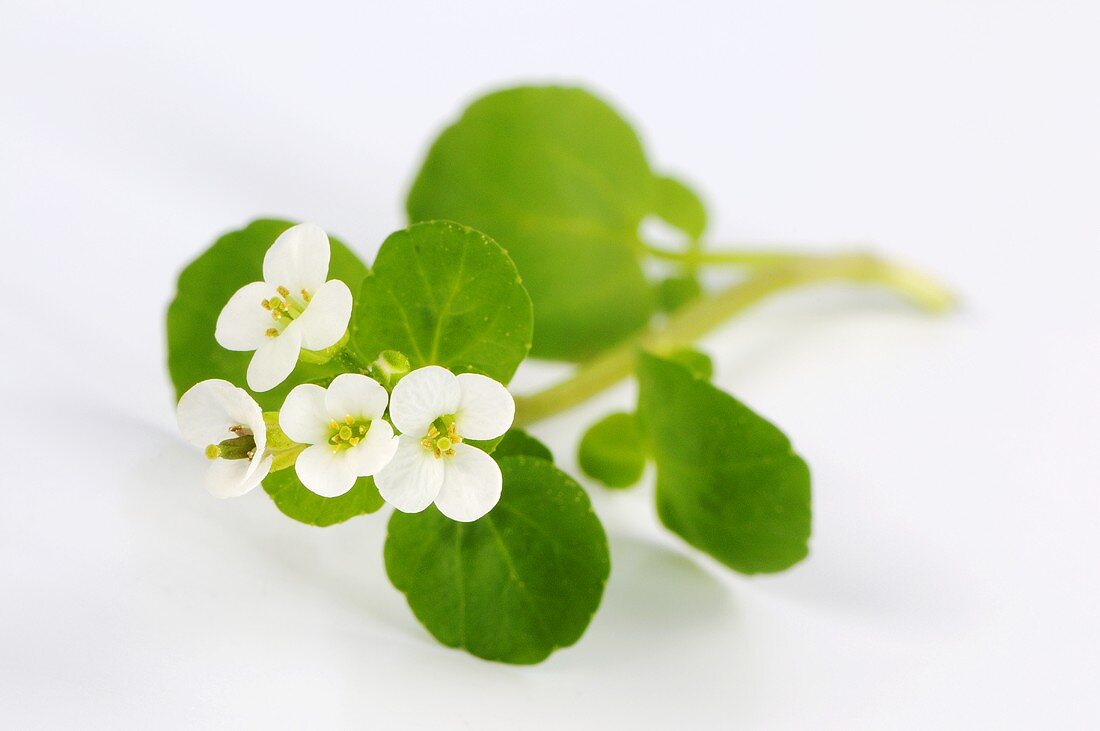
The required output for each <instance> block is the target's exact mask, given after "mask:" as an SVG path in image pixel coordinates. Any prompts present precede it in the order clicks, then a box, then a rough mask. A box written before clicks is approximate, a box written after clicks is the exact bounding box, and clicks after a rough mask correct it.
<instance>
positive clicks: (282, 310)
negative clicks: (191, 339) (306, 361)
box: [214, 223, 351, 391]
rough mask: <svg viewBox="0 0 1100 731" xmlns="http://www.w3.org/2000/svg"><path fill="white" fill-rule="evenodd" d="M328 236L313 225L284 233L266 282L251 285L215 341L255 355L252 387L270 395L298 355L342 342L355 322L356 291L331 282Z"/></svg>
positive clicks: (226, 311) (230, 307) (235, 299)
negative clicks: (352, 319)
mask: <svg viewBox="0 0 1100 731" xmlns="http://www.w3.org/2000/svg"><path fill="white" fill-rule="evenodd" d="M331 253H332V252H331V251H330V248H329V242H328V236H327V235H326V234H325V232H324V231H322V230H321V229H320V228H319V227H318V226H315V225H314V224H312V223H302V224H298V225H297V226H292V227H291V228H288V229H287V230H286V231H284V232H283V233H282V234H281V235H280V236H279V238H277V239H275V243H273V244H272V245H271V248H269V249H268V250H267V254H265V255H264V281H262V282H252V283H251V284H246V285H245V286H243V287H241V288H240V289H238V290H237V291H236V293H235V294H234V295H233V296H232V297H230V298H229V302H227V303H226V305H225V307H223V308H222V311H221V314H220V315H218V324H217V326H216V327H215V329H214V338H215V339H216V340H217V341H218V344H219V345H221V346H222V347H223V348H226V349H227V350H255V351H256V354H255V355H253V356H252V362H251V363H249V364H248V375H247V380H248V387H249V388H251V389H252V390H253V391H270V390H271V389H273V388H275V387H276V386H278V385H279V384H280V383H282V382H283V381H284V380H285V379H286V377H287V376H289V375H290V372H291V371H292V370H294V365H295V363H297V362H298V353H299V351H300V350H301V349H302V348H305V349H306V350H324V349H325V348H328V347H330V346H333V345H335V344H336V343H337V342H339V340H340V338H342V337H343V336H344V332H345V331H346V330H347V327H348V321H349V320H350V319H351V290H350V289H348V285H346V284H344V283H343V282H341V281H340V280H339V279H330V280H329V281H327V282H326V281H325V278H326V277H328V264H329V257H330V256H331Z"/></svg>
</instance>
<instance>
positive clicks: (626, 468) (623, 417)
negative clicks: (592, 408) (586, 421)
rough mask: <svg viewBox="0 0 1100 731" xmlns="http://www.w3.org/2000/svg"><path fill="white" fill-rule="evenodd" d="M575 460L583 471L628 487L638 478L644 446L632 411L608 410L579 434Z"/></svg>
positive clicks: (608, 481)
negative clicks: (580, 435) (576, 459)
mask: <svg viewBox="0 0 1100 731" xmlns="http://www.w3.org/2000/svg"><path fill="white" fill-rule="evenodd" d="M577 456H578V462H579V463H580V466H581V469H582V470H584V472H585V474H586V475H588V476H590V477H594V478H595V479H597V480H599V481H600V482H602V483H604V484H605V485H607V486H608V487H630V486H631V485H634V484H636V483H637V482H638V480H640V479H642V472H643V471H644V470H645V460H646V447H645V443H644V440H643V438H642V434H641V432H640V431H639V429H638V419H637V418H636V417H635V416H634V415H633V414H626V413H621V412H620V413H616V414H608V415H607V416H605V417H604V418H602V419H600V420H599V421H597V422H596V423H595V424H593V425H592V426H590V427H589V428H588V431H586V432H585V433H584V436H583V437H581V443H580V447H579V448H578V455H577Z"/></svg>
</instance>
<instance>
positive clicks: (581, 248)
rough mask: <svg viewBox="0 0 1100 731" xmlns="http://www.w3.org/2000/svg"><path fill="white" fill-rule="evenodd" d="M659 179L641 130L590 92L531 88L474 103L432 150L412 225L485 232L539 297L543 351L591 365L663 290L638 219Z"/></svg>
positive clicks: (416, 192)
mask: <svg viewBox="0 0 1100 731" xmlns="http://www.w3.org/2000/svg"><path fill="white" fill-rule="evenodd" d="M656 185H657V184H656V182H655V178H654V175H653V173H652V172H651V171H650V168H649V164H648V163H647V161H646V158H645V155H644V153H643V151H642V146H641V143H640V142H639V140H638V136H637V135H636V134H635V133H634V130H632V129H631V127H630V125H629V124H627V122H626V121H625V120H624V119H623V118H622V117H620V116H619V114H618V113H617V112H615V110H614V109H612V108H611V107H609V106H608V105H607V104H605V103H604V102H603V101H601V100H599V99H597V98H596V97H594V96H593V95H591V94H589V93H588V92H586V91H584V90H582V89H573V88H561V87H520V88H515V89H508V90H505V91H500V92H497V93H494V94H490V95H489V96H486V97H484V98H482V99H479V100H478V101H476V102H474V103H473V104H472V105H470V107H469V108H468V109H467V110H466V111H465V113H464V114H463V115H462V117H461V119H459V120H458V121H457V122H455V123H454V124H453V125H452V126H451V127H449V128H448V129H446V130H445V131H444V132H443V133H442V134H441V135H440V137H439V138H438V139H437V140H436V142H435V144H434V145H432V147H431V150H430V151H429V152H428V155H427V159H426V160H425V161H424V165H423V167H422V168H421V170H420V173H419V175H418V176H417V178H416V181H415V182H414V184H413V187H412V189H411V190H410V191H409V197H408V213H409V219H410V220H411V221H422V220H428V219H436V218H447V219H451V220H455V221H461V222H462V223H465V224H469V225H471V226H474V227H475V228H477V229H479V230H482V231H485V232H486V233H488V234H489V235H490V236H492V237H493V238H495V239H496V240H497V241H499V242H500V243H501V245H502V246H504V247H505V248H506V249H507V250H508V253H509V254H511V256H512V258H513V259H514V260H515V262H516V266H517V267H518V268H519V271H520V273H521V274H522V275H523V279H524V283H525V284H526V285H527V289H528V291H529V292H530V294H531V299H532V301H533V302H534V303H535V343H534V348H533V350H532V354H533V355H536V356H539V357H544V358H560V359H566V360H579V359H581V358H584V357H586V356H589V355H591V354H592V353H595V352H597V351H599V350H602V349H603V348H605V347H607V346H608V345H609V344H611V343H613V342H615V341H617V340H620V339H621V338H623V337H624V336H626V335H628V334H629V333H631V332H634V331H635V330H637V329H639V328H640V327H642V326H643V325H644V324H645V323H646V322H647V321H648V319H649V317H650V315H651V313H652V311H653V306H654V302H653V292H652V289H651V288H650V287H649V286H648V284H647V282H646V279H645V277H644V276H643V274H642V268H641V266H640V263H639V261H638V248H639V241H638V225H639V224H640V222H641V221H642V219H643V218H644V217H645V216H646V215H647V214H649V213H651V212H653V209H654V204H655V195H656V192H655V189H656Z"/></svg>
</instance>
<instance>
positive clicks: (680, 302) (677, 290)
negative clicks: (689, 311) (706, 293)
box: [657, 274, 703, 312]
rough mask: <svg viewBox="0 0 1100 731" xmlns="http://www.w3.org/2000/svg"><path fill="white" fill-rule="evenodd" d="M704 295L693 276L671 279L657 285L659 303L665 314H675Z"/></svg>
mask: <svg viewBox="0 0 1100 731" xmlns="http://www.w3.org/2000/svg"><path fill="white" fill-rule="evenodd" d="M702 293H703V288H702V287H701V286H700V285H699V280H698V279H697V278H696V277H695V276H694V275H692V274H686V275H684V276H679V277H669V278H668V279H662V280H661V281H660V282H658V283H657V303H658V305H659V306H660V308H661V310H662V311H664V312H675V311H676V310H678V309H680V308H681V307H683V306H684V305H686V304H687V303H688V302H691V301H692V300H693V299H695V298H696V297H698V296H699V295H700V294H702Z"/></svg>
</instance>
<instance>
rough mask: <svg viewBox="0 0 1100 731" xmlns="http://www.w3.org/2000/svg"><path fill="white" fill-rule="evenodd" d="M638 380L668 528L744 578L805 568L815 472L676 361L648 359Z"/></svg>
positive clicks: (763, 424) (783, 440) (775, 434)
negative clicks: (750, 575) (803, 560)
mask: <svg viewBox="0 0 1100 731" xmlns="http://www.w3.org/2000/svg"><path fill="white" fill-rule="evenodd" d="M638 382H639V394H638V414H639V418H640V420H641V424H642V427H643V429H644V431H645V432H646V433H647V436H648V438H649V443H650V449H651V450H652V454H653V458H654V461H655V462H656V463H657V512H658V515H659V516H660V518H661V521H662V522H663V523H664V524H665V525H666V526H667V527H668V528H669V529H670V530H672V531H673V532H674V533H677V534H679V535H680V536H681V537H682V538H684V540H686V541H687V542H688V543H690V544H691V545H693V546H695V547H696V548H698V549H700V550H703V551H706V552H707V553H709V554H710V555H712V556H714V557H715V558H717V559H718V560H719V561H721V562H722V563H724V564H726V565H727V566H729V567H730V568H733V569H735V570H737V571H740V572H742V573H746V574H752V573H758V572H771V571H782V570H783V569H785V568H788V567H790V566H793V565H794V564H796V563H798V562H799V561H801V560H802V559H803V558H804V557H805V556H806V554H807V552H808V550H809V549H808V545H807V543H808V541H809V538H810V522H811V521H810V472H809V469H808V468H807V466H806V463H805V462H804V461H803V460H802V458H801V457H799V456H798V455H797V454H795V453H794V451H793V450H792V449H791V443H790V441H789V440H788V439H787V437H786V436H785V435H784V434H783V433H782V432H781V431H779V429H777V428H776V427H775V426H773V425H772V424H771V423H769V422H768V421H766V420H765V419H763V418H761V417H760V416H758V415H756V414H755V413H753V412H752V411H751V410H750V409H749V408H748V407H747V406H745V405H744V404H742V403H741V402H740V401H737V400H736V399H735V398H733V397H732V396H730V395H729V394H727V393H725V392H723V391H720V390H719V389H717V388H716V387H714V386H713V385H711V384H710V383H708V382H706V381H703V380H700V379H698V378H696V377H695V376H693V375H692V374H691V372H690V371H689V370H688V369H687V368H686V367H684V366H682V365H679V364H677V363H673V362H670V361H668V360H664V359H661V358H657V357H655V356H652V355H646V354H643V355H642V356H641V357H640V359H639V362H638Z"/></svg>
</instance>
